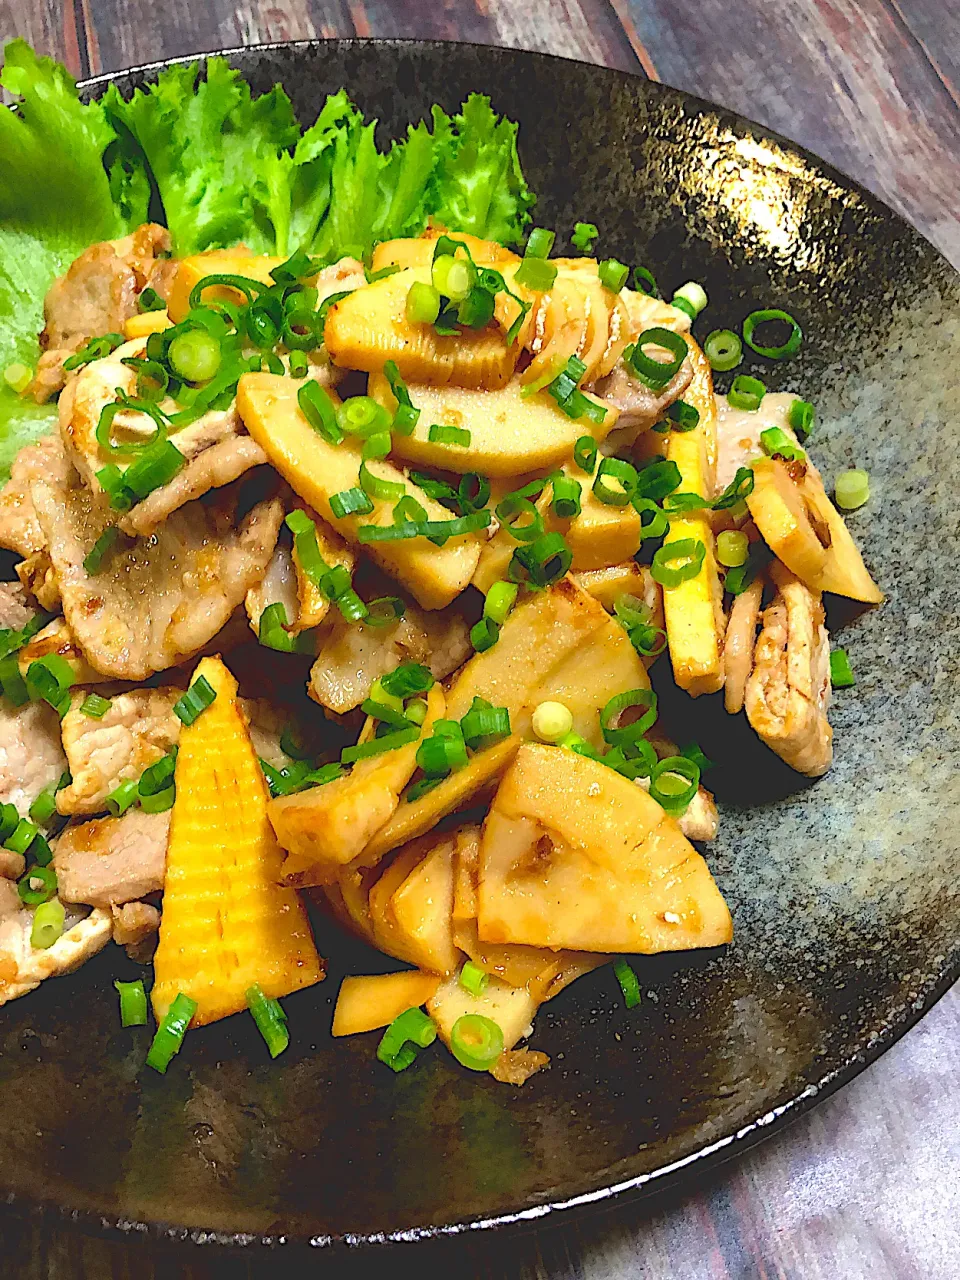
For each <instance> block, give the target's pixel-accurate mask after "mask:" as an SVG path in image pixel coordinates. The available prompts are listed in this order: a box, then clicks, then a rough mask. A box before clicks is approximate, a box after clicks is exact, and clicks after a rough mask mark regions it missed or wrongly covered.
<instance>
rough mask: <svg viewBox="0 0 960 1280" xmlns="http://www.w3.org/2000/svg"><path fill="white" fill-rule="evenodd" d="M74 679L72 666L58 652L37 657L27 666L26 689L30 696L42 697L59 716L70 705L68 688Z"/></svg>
mask: <svg viewBox="0 0 960 1280" xmlns="http://www.w3.org/2000/svg"><path fill="white" fill-rule="evenodd" d="M75 679H76V677H75V676H74V673H73V667H71V665H70V663H69V662H67V660H66V658H62V657H61V656H60V654H59V653H48V654H46V655H45V656H44V657H42V658H37V659H35V661H33V662H31V663H30V666H29V667H28V668H27V690H28V691H29V693H30V696H31V698H42V699H43V701H44V702H47V703H49V704H50V706H51V707H53V709H54V710H55V711H57V712H58V713H59V714H60V715H61V716H62V715H63V713H64V711H65V710H66V709H67V707H69V705H70V698H69V694H70V689H71V687H72V686H73V682H74V680H75Z"/></svg>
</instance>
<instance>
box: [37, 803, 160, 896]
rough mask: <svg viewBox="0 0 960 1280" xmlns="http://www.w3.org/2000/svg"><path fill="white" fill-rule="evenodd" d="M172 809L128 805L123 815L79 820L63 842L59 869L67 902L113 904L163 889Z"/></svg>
mask: <svg viewBox="0 0 960 1280" xmlns="http://www.w3.org/2000/svg"><path fill="white" fill-rule="evenodd" d="M169 835H170V811H169V810H168V811H167V812H166V813H144V812H143V810H142V809H128V810H127V812H126V813H125V814H124V815H123V817H122V818H94V819H93V820H92V821H90V822H78V823H76V824H74V825H72V826H69V827H67V829H66V830H65V831H64V832H63V834H62V835H61V836H60V838H59V840H57V843H56V848H55V849H54V853H53V867H54V870H55V871H56V873H57V883H58V885H59V890H58V892H59V895H60V897H61V899H62V900H63V901H64V902H84V903H87V904H88V905H90V906H93V907H112V906H119V905H122V904H123V903H124V902H135V901H136V900H137V899H138V898H145V897H146V896H147V894H148V893H157V892H158V891H159V890H161V889H162V888H163V877H164V872H165V870H166V865H167V840H168V838H169Z"/></svg>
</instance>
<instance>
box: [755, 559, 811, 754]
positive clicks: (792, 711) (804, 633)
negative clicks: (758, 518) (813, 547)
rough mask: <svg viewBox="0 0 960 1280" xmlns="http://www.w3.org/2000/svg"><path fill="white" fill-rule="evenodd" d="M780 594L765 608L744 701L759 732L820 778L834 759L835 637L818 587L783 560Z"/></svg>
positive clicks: (775, 577)
mask: <svg viewBox="0 0 960 1280" xmlns="http://www.w3.org/2000/svg"><path fill="white" fill-rule="evenodd" d="M770 578H771V580H772V582H773V585H774V586H775V587H776V592H777V594H776V595H775V596H774V598H773V601H772V602H771V603H770V604H769V605H768V606H767V608H766V609H764V611H763V615H762V628H761V631H760V636H759V638H758V639H757V644H756V648H755V650H754V655H753V670H752V671H751V673H750V677H749V679H748V680H747V684H746V691H745V696H744V704H745V706H746V711H747V719H748V720H749V721H750V724H751V726H752V727H753V729H754V730H755V732H756V733H757V734H758V735H759V736H760V737H761V738H762V739H763V741H764V742H765V743H766V744H767V746H768V747H770V749H771V750H772V751H775V752H776V753H777V755H778V756H780V758H781V759H782V760H785V761H786V762H787V764H788V765H790V767H791V769H796V770H797V772H798V773H805V774H807V776H808V777H811V778H818V777H819V776H820V775H821V774H823V773H826V771H827V770H828V769H829V768H830V764H831V761H832V760H833V730H832V729H831V727H830V723H829V721H828V720H827V708H828V706H829V705H830V638H829V636H828V635H827V628H826V625H825V618H824V612H823V603H822V601H821V598H820V593H819V591H810V590H809V588H807V587H806V586H805V585H804V584H803V583H802V582H801V581H800V579H799V578H796V577H794V575H793V574H792V573H791V572H790V570H789V569H787V568H785V567H784V566H783V565H782V564H780V563H779V562H778V561H774V562H773V564H772V565H771V566H770Z"/></svg>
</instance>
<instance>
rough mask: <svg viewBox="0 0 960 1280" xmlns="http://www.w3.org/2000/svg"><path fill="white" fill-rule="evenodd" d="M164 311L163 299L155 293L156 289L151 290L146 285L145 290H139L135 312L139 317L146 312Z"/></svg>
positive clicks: (165, 307)
mask: <svg viewBox="0 0 960 1280" xmlns="http://www.w3.org/2000/svg"><path fill="white" fill-rule="evenodd" d="M166 309H167V304H166V302H165V301H164V299H163V298H161V297H160V295H159V293H157V291H156V289H151V288H150V286H149V285H147V287H146V289H141V290H140V294H139V296H138V298H137V310H138V311H139V312H140V314H141V315H143V314H144V312H146V311H166Z"/></svg>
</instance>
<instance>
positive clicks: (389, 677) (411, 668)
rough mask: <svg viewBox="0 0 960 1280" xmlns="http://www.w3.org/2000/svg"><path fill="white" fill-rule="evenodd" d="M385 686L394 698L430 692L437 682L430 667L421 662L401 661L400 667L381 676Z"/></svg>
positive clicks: (381, 681)
mask: <svg viewBox="0 0 960 1280" xmlns="http://www.w3.org/2000/svg"><path fill="white" fill-rule="evenodd" d="M380 683H381V685H382V686H383V688H384V689H385V690H386V692H387V693H389V694H390V695H391V696H392V697H394V698H409V697H411V696H413V695H415V694H421V693H429V692H430V690H431V689H432V688H433V686H434V684H435V683H436V682H435V680H434V678H433V675H432V674H431V671H430V668H429V667H425V666H423V665H422V663H419V662H401V663H400V665H399V666H398V667H394V669H393V670H392V671H388V672H387V674H386V675H385V676H381V677H380Z"/></svg>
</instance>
